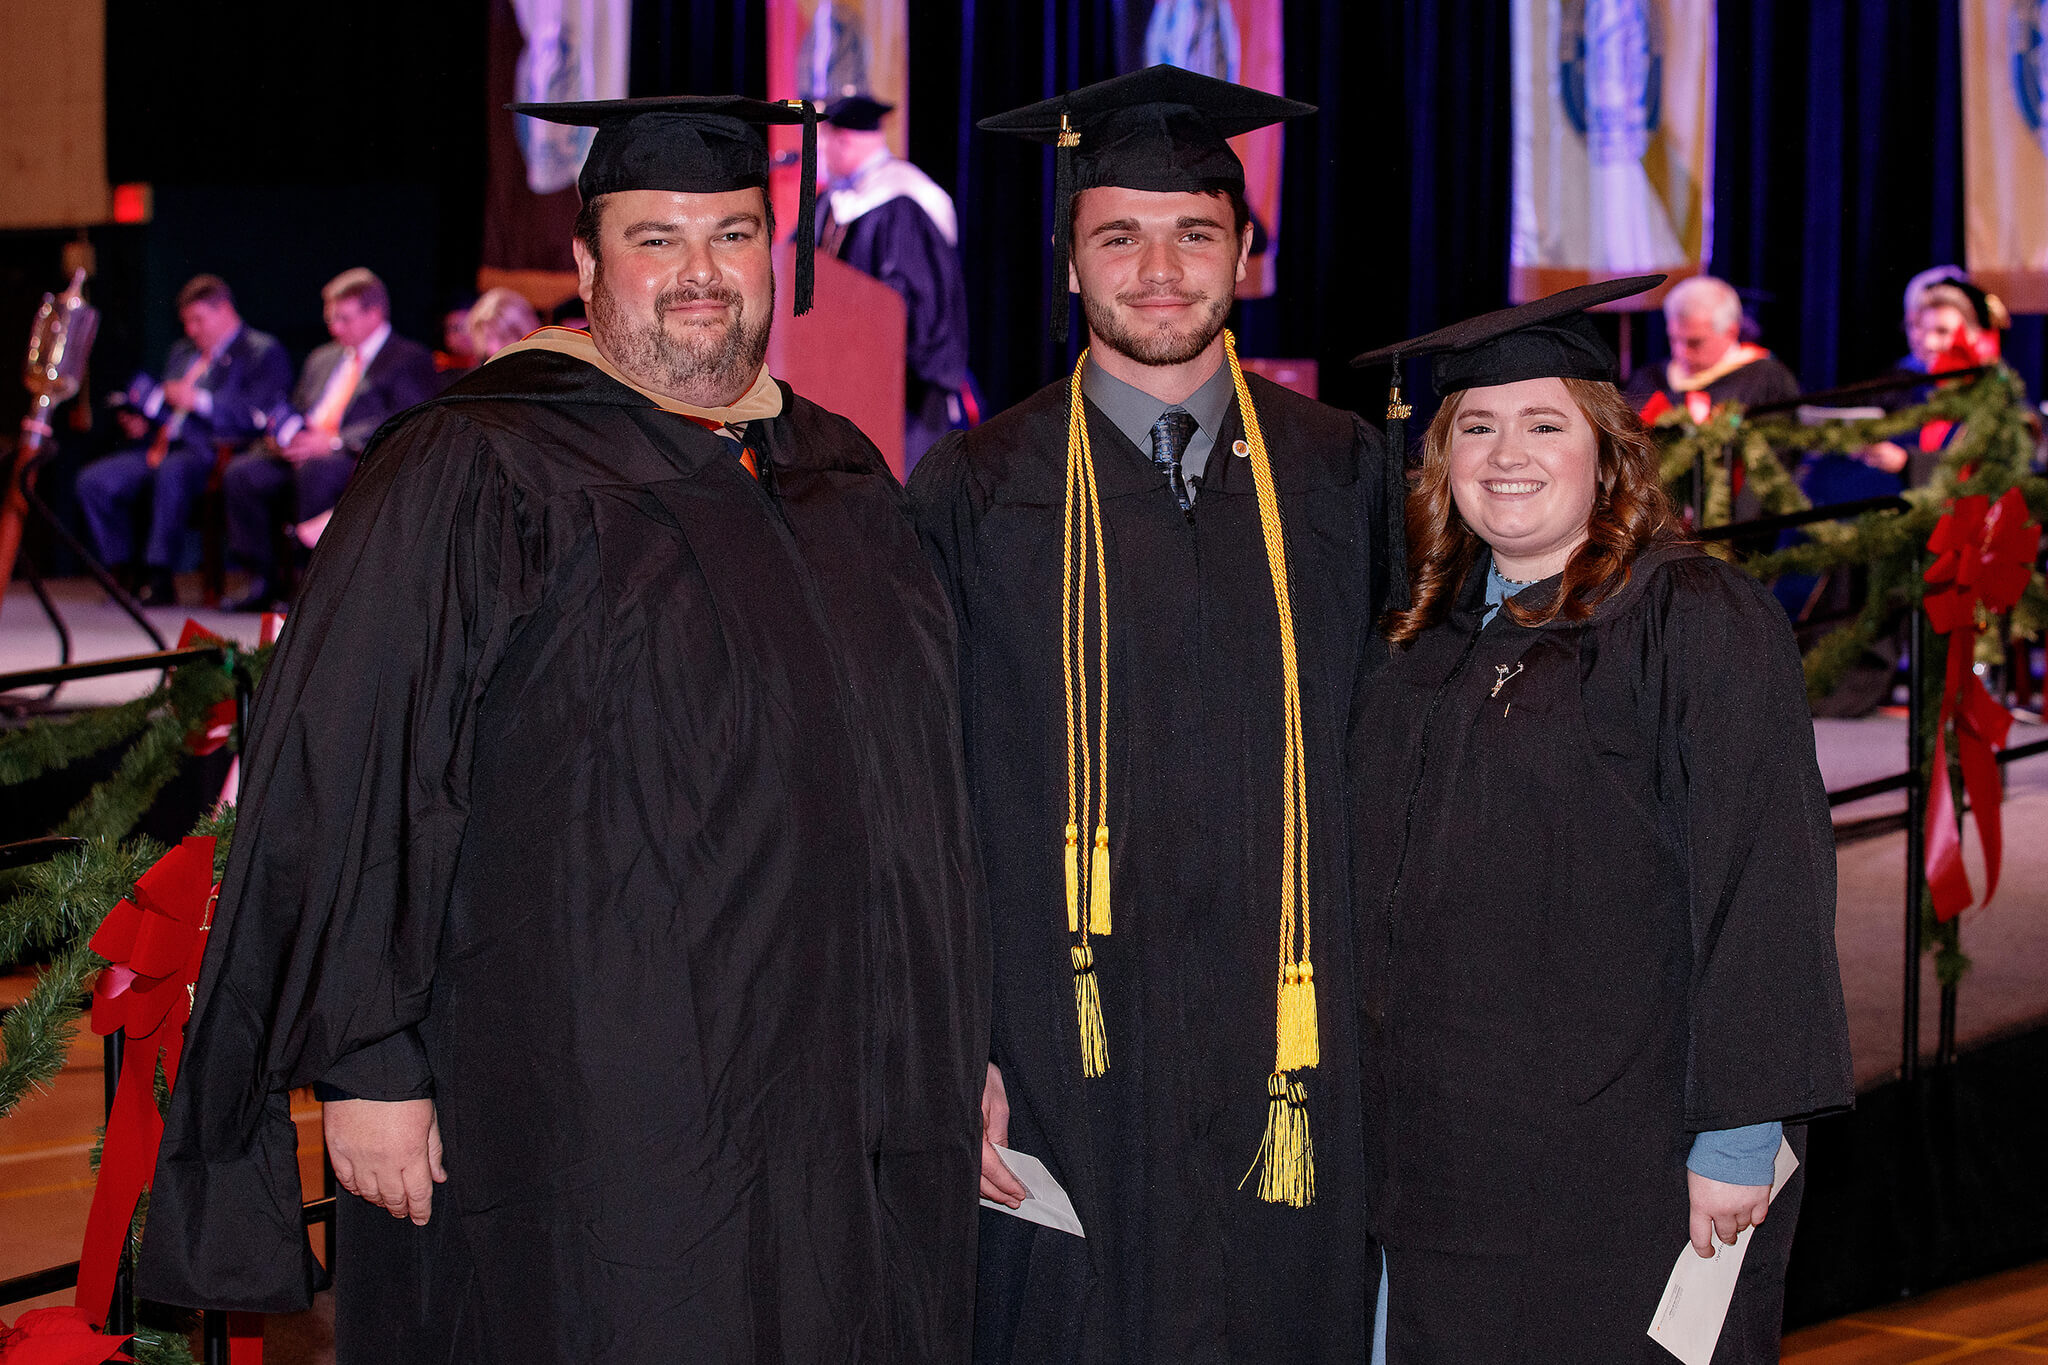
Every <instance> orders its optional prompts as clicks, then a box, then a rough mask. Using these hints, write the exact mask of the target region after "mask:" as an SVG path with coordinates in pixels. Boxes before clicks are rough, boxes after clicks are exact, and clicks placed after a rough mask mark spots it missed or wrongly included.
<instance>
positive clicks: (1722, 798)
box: [1650, 556, 1854, 1131]
mask: <svg viewBox="0 0 2048 1365" xmlns="http://www.w3.org/2000/svg"><path fill="white" fill-rule="evenodd" d="M1666 578H1667V581H1666V584H1665V585H1664V587H1665V589H1666V591H1664V592H1662V593H1651V594H1650V596H1651V597H1652V598H1653V599H1655V600H1656V603H1657V609H1660V610H1661V611H1662V612H1663V615H1664V621H1663V631H1664V634H1665V640H1664V641H1663V645H1664V650H1663V667H1664V669H1665V677H1664V687H1663V694H1662V699H1661V700H1662V705H1661V726H1660V728H1661V730H1662V732H1663V733H1662V735H1661V736H1660V745H1659V748H1660V751H1661V752H1663V753H1664V754H1665V755H1667V764H1666V769H1667V770H1666V777H1665V787H1666V793H1667V797H1666V804H1667V809H1670V810H1671V812H1672V815H1673V817H1674V818H1675V819H1676V821H1677V822H1678V823H1679V825H1680V834H1681V839H1682V844H1683V847H1684V848H1685V850H1686V859H1687V865H1688V870H1689V872H1688V882H1689V884H1688V887H1687V891H1688V896H1689V902H1690V907H1691V930H1692V944H1693V969H1692V978H1691V987H1690V1021H1691V1023H1690V1039H1689V1044H1688V1058H1687V1070H1686V1123H1687V1127H1688V1128H1690V1129H1692V1130H1694V1131H1705V1130H1713V1129H1728V1128H1739V1127H1744V1126H1747V1125H1749V1124H1755V1123H1763V1122H1767V1121H1770V1120H1774V1119H1776V1120H1792V1119H1801V1118H1806V1117H1809V1116H1812V1115H1815V1114H1819V1113H1824V1112H1827V1111H1829V1110H1834V1109H1840V1108H1844V1107H1846V1106H1848V1105H1849V1104H1850V1103H1851V1101H1852V1099H1853V1096H1854V1089H1853V1085H1852V1081H1851V1073H1850V1065H1849V1041H1848V1022H1847V1017H1846V1015H1845V1013H1844V1010H1843V1005H1842V980H1841V968H1840V965H1839V963H1838V962H1837V959H1836V954H1835V933H1834V929H1835V844H1834V828H1833V824H1832V821H1831V818H1830V816H1829V814H1828V804H1827V793H1826V791H1825V789H1824V788H1823V787H1822V785H1821V776H1820V768H1819V765H1818V763H1817V762H1816V760H1815V757H1814V742H1813V722H1812V719H1811V717H1810V715H1809V714H1808V711H1807V706H1806V691H1805V681H1804V677H1803V675H1802V673H1801V670H1800V665H1799V652H1798V648H1797V646H1796V644H1795V643H1794V641H1793V638H1792V631H1791V628H1790V626H1789V625H1788V624H1787V622H1786V620H1785V617H1784V613H1783V612H1782V611H1781V610H1780V609H1779V608H1778V606H1777V604H1776V603H1775V602H1774V601H1773V600H1772V599H1771V598H1770V596H1769V595H1768V594H1767V593H1766V591H1765V590H1764V589H1763V588H1762V587H1760V586H1759V585H1757V584H1756V583H1754V582H1752V581H1751V580H1749V579H1748V578H1745V577H1743V576H1742V575H1741V574H1739V573H1738V572H1736V571H1735V570H1734V569H1731V568H1729V567H1728V566H1727V565H1724V564H1722V563H1720V562H1719V561H1717V560H1712V559H1707V558H1705V557H1704V556H1701V557H1696V558H1690V559H1686V560H1682V561H1680V562H1678V563H1676V564H1673V565H1672V566H1670V567H1669V569H1667V570H1666ZM1674 788H1675V789H1674Z"/></svg>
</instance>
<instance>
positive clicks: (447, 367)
mask: <svg viewBox="0 0 2048 1365" xmlns="http://www.w3.org/2000/svg"><path fill="white" fill-rule="evenodd" d="M474 307H476V299H475V298H474V297H473V296H471V295H468V294H465V295H463V296H462V301H461V302H460V303H457V304H456V305H455V306H454V307H453V308H450V309H449V310H448V311H447V312H445V313H443V314H441V349H440V350H438V351H436V352H434V369H435V370H436V371H437V372H438V373H439V374H440V376H441V382H442V383H443V384H444V385H446V384H452V383H454V382H455V381H456V380H458V379H460V378H461V377H462V376H463V375H466V374H468V373H469V372H470V371H471V370H473V369H475V368H476V367H477V366H478V365H479V364H481V363H482V360H483V357H481V356H479V355H478V354H477V353H476V347H475V346H473V345H471V344H470V340H469V313H470V310H471V309H472V308H474Z"/></svg>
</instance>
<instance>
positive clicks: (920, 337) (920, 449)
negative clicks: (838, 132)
mask: <svg viewBox="0 0 2048 1365" xmlns="http://www.w3.org/2000/svg"><path fill="white" fill-rule="evenodd" d="M828 210H829V206H828V207H827V208H821V209H820V210H819V212H820V213H821V214H825V213H827V212H828ZM840 230H841V231H843V233H844V234H845V235H844V236H843V237H842V238H841V240H840V244H839V259H840V260H842V261H845V262H846V263H847V264H848V265H850V266H852V267H854V268H855V269H856V270H859V271H861V272H862V273H864V274H867V275H870V276H873V277H874V278H875V279H878V280H880V281H881V282H882V283H884V284H886V285H888V286H889V287H890V288H891V289H893V290H895V291H896V292H897V293H898V294H900V295H902V296H903V407H904V423H905V425H904V446H903V454H904V459H905V461H906V462H907V464H908V465H910V466H915V465H916V464H917V461H918V459H919V458H920V457H921V456H922V455H923V454H924V453H925V451H926V450H928V449H930V447H931V444H932V442H934V441H936V440H938V439H939V437H940V436H941V435H943V434H944V433H945V432H946V431H947V430H948V429H949V428H950V427H951V426H952V422H951V419H950V418H949V416H948V413H947V410H946V400H947V399H948V398H950V397H951V396H953V395H954V394H957V393H959V392H960V391H961V390H963V389H965V388H966V387H967V282H966V279H965V277H964V276H963V275H962V274H961V271H960V252H959V250H958V249H957V248H956V247H954V245H953V244H952V243H951V242H949V241H947V240H946V239H945V237H944V236H943V235H942V234H941V233H940V232H939V229H938V225H937V224H935V223H933V222H932V220H931V218H930V216H929V215H927V214H926V213H925V211H924V210H923V209H922V208H920V207H919V206H918V202H917V201H916V200H915V199H913V198H911V197H910V196H909V195H898V196H897V197H896V198H894V199H891V200H889V201H887V202H886V203H882V204H878V205H876V206H875V207H874V208H871V209H869V210H868V211H867V212H866V213H863V214H862V215H861V216H860V217H858V218H856V219H854V220H853V221H852V222H851V223H846V224H843V225H841V228H840Z"/></svg>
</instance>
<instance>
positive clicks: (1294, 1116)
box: [1237, 1071, 1316, 1209]
mask: <svg viewBox="0 0 2048 1365" xmlns="http://www.w3.org/2000/svg"><path fill="white" fill-rule="evenodd" d="M1252 1170H1255V1171H1258V1172H1259V1198H1261V1199H1263V1200H1265V1201H1266V1202H1267V1203H1268V1204H1288V1205H1291V1206H1292V1207H1294V1208H1297V1209H1298V1208H1303V1207H1306V1206H1307V1205H1309V1204H1312V1203H1314V1202H1315V1197H1316V1148H1315V1143H1314V1142H1313V1141H1312V1140H1311V1139H1310V1137H1309V1132H1308V1095H1307V1093H1306V1092H1304V1091H1303V1090H1302V1088H1301V1082H1300V1081H1290V1080H1288V1079H1287V1077H1286V1076H1285V1075H1284V1074H1282V1073H1281V1072H1278V1071H1276V1072H1274V1073H1273V1074H1272V1075H1270V1076H1268V1077H1267V1078H1266V1137H1265V1141H1263V1142H1261V1143H1260V1144H1259V1155H1258V1159H1257V1160H1255V1161H1254V1162H1253V1163H1252ZM1251 1178H1252V1172H1251V1171H1246V1172H1245V1173H1244V1180H1240V1181H1238V1182H1237V1187H1238V1188H1239V1189H1243V1188H1244V1181H1245V1180H1250V1179H1251Z"/></svg>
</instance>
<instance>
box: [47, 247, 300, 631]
mask: <svg viewBox="0 0 2048 1365" xmlns="http://www.w3.org/2000/svg"><path fill="white" fill-rule="evenodd" d="M178 322H179V325H181V326H182V327H183V328H184V329H185V338H184V340H182V341H179V342H176V343H174V344H173V345H172V346H171V350H170V354H169V355H168V356H166V357H165V358H164V380H163V383H162V384H158V385H151V384H147V383H142V384H138V385H137V386H136V387H135V389H133V390H131V391H130V393H129V395H128V397H129V399H130V402H131V406H128V407H125V408H123V409H122V411H121V412H120V421H121V430H122V433H123V434H124V435H125V436H126V437H127V438H128V440H129V441H131V442H133V443H134V444H133V445H131V446H129V447H128V448H126V449H124V450H119V451H116V452H115V453H113V454H111V455H108V456H106V457H105V458H103V459H99V460H95V461H93V462H92V463H91V464H89V465H87V466H86V467H85V468H84V470H82V471H81V472H80V473H79V475H78V485H77V488H78V502H79V506H80V507H81V508H82V509H83V510H84V513H85V522H86V526H87V527H88V529H90V531H91V532H92V538H93V542H94V544H95V545H96V546H97V547H98V550H99V555H100V558H101V559H102V560H104V561H105V562H106V563H107V564H108V565H109V566H110V567H111V568H112V569H113V570H114V572H115V574H116V575H117V576H118V577H119V578H120V579H121V580H122V582H124V583H125V584H127V585H128V586H129V587H131V588H133V587H139V588H140V596H141V599H142V601H143V602H144V603H145V604H147V605H150V606H173V605H175V604H176V603H177V600H178V594H177V589H176V587H175V586H174V584H173V581H172V577H171V576H172V574H173V573H174V572H175V571H176V569H177V567H178V558H179V555H180V553H181V551H182V550H183V549H184V542H185V530H186V527H187V526H188V525H189V524H190V522H191V519H192V509H193V506H194V504H195V503H197V502H198V500H199V496H200V494H202V493H204V492H205V491H206V481H207V480H208V479H209V478H211V477H212V475H213V466H214V461H215V459H216V458H217V448H218V447H219V446H222V445H226V446H231V447H237V448H239V447H241V446H246V445H248V444H250V443H251V442H253V441H254V440H255V439H256V438H257V436H258V435H259V434H260V433H261V431H262V424H263V421H264V419H265V417H266V415H267V414H268V413H269V412H270V411H271V409H273V408H275V407H276V406H277V405H278V404H280V403H282V402H283V401H284V397H285V393H286V391H287V390H288V389H290V387H291V382H292V362H291V357H290V356H288V355H286V354H285V350H284V347H283V346H282V345H280V344H278V340H277V338H276V337H273V336H270V335H268V334H266V333H263V332H259V331H257V330H255V329H254V328H253V327H246V326H244V325H243V324H242V316H241V314H240V313H237V312H236V311H235V296H234V294H233V292H232V291H230V290H229V289H228V286H227V281H225V280H223V279H221V277H220V276H218V275H195V276H193V277H192V279H191V280H190V281H188V282H187V283H186V285H185V287H184V288H183V289H181V290H179V291H178ZM145 507H147V511H148V517H149V538H148V540H147V541H146V542H145V543H144V545H143V547H142V555H141V558H140V560H139V561H138V559H137V557H136V543H135V541H136V537H135V530H136V521H137V520H138V513H140V512H142V511H143V509H144V508H145Z"/></svg>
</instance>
